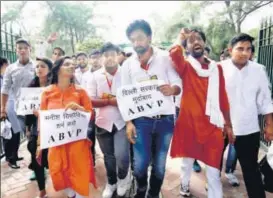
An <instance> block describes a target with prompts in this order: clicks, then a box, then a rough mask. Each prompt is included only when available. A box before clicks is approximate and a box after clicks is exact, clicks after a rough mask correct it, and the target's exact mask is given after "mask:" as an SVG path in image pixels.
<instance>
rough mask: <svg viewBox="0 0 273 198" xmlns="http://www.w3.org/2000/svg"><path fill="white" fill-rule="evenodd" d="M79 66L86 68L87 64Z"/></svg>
mask: <svg viewBox="0 0 273 198" xmlns="http://www.w3.org/2000/svg"><path fill="white" fill-rule="evenodd" d="M79 67H80V68H81V69H84V68H86V67H87V64H85V65H79Z"/></svg>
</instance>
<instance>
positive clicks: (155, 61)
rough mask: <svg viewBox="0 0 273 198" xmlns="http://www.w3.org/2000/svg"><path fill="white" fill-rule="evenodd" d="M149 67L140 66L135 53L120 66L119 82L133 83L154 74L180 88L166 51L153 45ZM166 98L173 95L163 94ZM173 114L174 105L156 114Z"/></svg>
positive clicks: (179, 82)
mask: <svg viewBox="0 0 273 198" xmlns="http://www.w3.org/2000/svg"><path fill="white" fill-rule="evenodd" d="M148 65H149V68H148V70H147V71H146V70H144V69H142V68H141V66H140V61H139V59H138V57H137V55H132V56H131V57H130V58H128V59H127V60H126V61H125V62H124V63H123V64H122V67H121V84H122V86H124V85H130V84H131V85H135V84H138V83H140V82H143V81H147V80H150V78H151V77H152V76H156V77H157V79H158V80H163V81H164V82H165V83H166V84H170V85H171V86H173V85H177V86H179V87H180V88H181V79H180V77H179V75H178V74H177V73H176V71H175V70H174V68H173V66H172V61H171V58H170V56H169V53H168V52H167V51H163V50H160V49H158V48H156V47H153V55H152V56H151V58H150V59H149V61H148ZM165 97H166V99H167V100H170V101H173V96H165ZM173 104H174V103H173ZM171 114H175V105H173V107H170V108H169V109H168V110H165V111H163V112H159V114H158V115H171Z"/></svg>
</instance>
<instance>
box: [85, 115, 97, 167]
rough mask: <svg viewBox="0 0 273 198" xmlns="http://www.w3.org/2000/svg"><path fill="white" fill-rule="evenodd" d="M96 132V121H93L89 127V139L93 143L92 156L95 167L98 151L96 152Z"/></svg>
mask: <svg viewBox="0 0 273 198" xmlns="http://www.w3.org/2000/svg"><path fill="white" fill-rule="evenodd" d="M96 130H97V126H96V125H95V120H92V121H90V122H89V126H88V132H87V134H88V138H89V139H90V140H91V141H92V146H91V148H90V150H91V153H92V156H93V162H94V166H95V165H96V158H95V155H96V151H95V146H96Z"/></svg>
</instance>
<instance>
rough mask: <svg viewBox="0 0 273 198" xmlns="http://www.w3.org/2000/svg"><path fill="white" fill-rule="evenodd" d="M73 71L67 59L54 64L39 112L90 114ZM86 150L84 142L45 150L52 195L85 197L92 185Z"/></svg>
mask: <svg viewBox="0 0 273 198" xmlns="http://www.w3.org/2000/svg"><path fill="white" fill-rule="evenodd" d="M74 70H75V68H74V66H73V61H72V59H71V58H70V57H67V56H66V57H62V58H60V59H59V60H57V61H56V62H55V63H54V67H53V69H52V85H51V86H49V87H47V88H46V90H45V91H44V92H43V94H42V98H41V106H40V110H53V109H72V110H80V111H84V112H90V113H91V111H92V104H91V101H90V99H89V97H88V95H87V93H86V92H85V90H84V89H82V88H80V87H78V86H76V85H75V84H74ZM38 142H39V140H38ZM90 146H91V142H90V141H89V140H87V139H84V140H80V141H76V142H70V143H67V144H63V145H61V146H56V147H50V148H49V149H48V163H49V172H50V176H51V178H52V183H53V186H54V188H55V190H56V191H59V190H65V192H66V194H67V196H68V197H70V198H76V197H77V198H78V197H83V196H88V195H89V183H90V182H91V183H93V184H95V175H94V168H93V161H92V154H91V152H90Z"/></svg>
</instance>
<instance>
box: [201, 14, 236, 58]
mask: <svg viewBox="0 0 273 198" xmlns="http://www.w3.org/2000/svg"><path fill="white" fill-rule="evenodd" d="M205 33H206V38H207V42H206V43H207V45H208V46H209V47H210V49H211V55H210V56H211V58H213V59H214V60H218V59H219V57H220V52H221V51H222V50H223V49H225V48H227V47H228V43H229V40H230V38H232V36H233V35H234V34H235V32H234V30H233V29H232V28H231V25H230V24H229V23H227V22H226V20H220V19H219V18H217V19H214V20H213V19H212V20H211V21H210V23H209V25H208V27H207V28H205Z"/></svg>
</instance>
